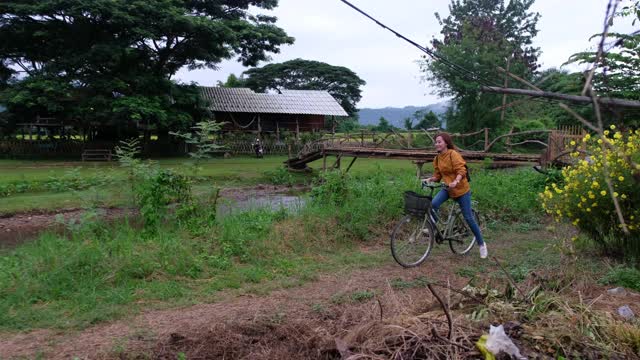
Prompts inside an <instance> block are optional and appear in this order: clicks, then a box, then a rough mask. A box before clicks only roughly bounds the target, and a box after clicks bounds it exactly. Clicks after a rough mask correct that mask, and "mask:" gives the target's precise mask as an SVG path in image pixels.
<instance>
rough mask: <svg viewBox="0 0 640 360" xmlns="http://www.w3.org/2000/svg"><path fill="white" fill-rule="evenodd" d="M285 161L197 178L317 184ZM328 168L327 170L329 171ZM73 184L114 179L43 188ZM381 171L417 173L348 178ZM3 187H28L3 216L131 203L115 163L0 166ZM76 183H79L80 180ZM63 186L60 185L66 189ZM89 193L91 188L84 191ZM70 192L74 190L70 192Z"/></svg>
mask: <svg viewBox="0 0 640 360" xmlns="http://www.w3.org/2000/svg"><path fill="white" fill-rule="evenodd" d="M286 159H287V158H286V157H284V156H267V157H265V158H263V159H256V158H253V157H235V158H230V159H224V158H214V159H210V160H208V161H204V162H203V165H202V170H201V172H200V173H199V174H198V175H199V176H200V177H202V178H203V180H202V181H201V182H200V185H198V186H197V187H198V188H203V189H204V188H208V187H210V186H211V185H215V186H219V187H234V186H251V185H256V184H260V183H273V184H278V185H279V184H285V185H291V184H297V183H308V182H309V181H311V179H312V178H313V176H314V175H313V174H312V175H308V174H289V173H284V172H283V171H282V169H283V162H284V161H285V160H286ZM189 161H190V160H188V159H162V160H160V161H159V163H160V165H161V166H162V167H165V168H171V169H175V170H177V171H178V172H180V173H185V172H187V173H188V171H189V169H188V167H185V165H186V164H188V163H189ZM349 162H350V159H343V164H344V165H343V169H344V168H346V166H348V163H349ZM331 164H332V163H330V164H329V165H331ZM311 165H312V166H313V167H314V168H315V169H321V168H322V162H321V161H316V162H314V163H313V164H311ZM75 169H78V170H77V173H74V174H73V175H74V180H75V182H80V183H81V184H82V183H83V182H90V181H95V179H102V178H104V177H105V176H108V177H110V179H111V180H110V182H111V183H112V184H111V185H109V186H103V187H100V188H98V189H97V190H95V191H94V190H86V189H83V190H80V191H51V190H47V189H46V188H45V186H44V185H43V184H44V183H45V182H47V181H52V179H61V180H64V179H65V177H67V178H68V177H69V174H71V173H72V172H73V171H76V170H75ZM379 169H383V170H384V171H387V172H396V173H400V174H413V173H415V170H414V165H413V164H411V162H409V161H398V160H377V159H358V160H356V162H355V163H354V165H353V167H352V169H351V170H350V173H351V174H353V175H363V174H368V173H373V172H376V171H379ZM0 173H2V175H3V176H2V177H0V187H2V186H3V185H7V184H11V183H19V184H24V185H25V186H28V187H30V188H37V189H27V190H25V192H23V193H15V194H13V195H10V196H7V197H3V198H0V199H1V200H2V201H0V214H11V213H16V212H24V211H32V210H55V209H59V208H77V207H82V206H85V204H86V203H87V200H86V199H87V198H88V197H89V195H90V194H95V193H96V192H97V193H98V194H99V199H100V200H99V201H98V202H94V203H95V205H99V206H123V205H127V204H128V203H129V202H130V201H129V200H128V195H126V193H123V192H122V186H123V184H124V183H125V180H126V173H125V171H124V169H122V168H120V167H119V166H118V164H117V163H83V162H80V161H77V162H59V161H22V160H0ZM76 177H77V179H76ZM64 184H65V183H64V182H62V185H59V186H64ZM85 187H88V185H86V186H85ZM69 190H71V189H69Z"/></svg>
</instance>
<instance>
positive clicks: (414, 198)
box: [404, 191, 432, 216]
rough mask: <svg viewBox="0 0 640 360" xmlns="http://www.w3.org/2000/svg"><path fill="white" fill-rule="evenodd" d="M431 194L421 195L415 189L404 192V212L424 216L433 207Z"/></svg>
mask: <svg viewBox="0 0 640 360" xmlns="http://www.w3.org/2000/svg"><path fill="white" fill-rule="evenodd" d="M431 200H432V198H431V196H426V195H420V194H417V193H415V192H413V191H405V192H404V212H405V213H407V214H411V215H416V216H424V214H426V213H427V210H429V209H430V208H431Z"/></svg>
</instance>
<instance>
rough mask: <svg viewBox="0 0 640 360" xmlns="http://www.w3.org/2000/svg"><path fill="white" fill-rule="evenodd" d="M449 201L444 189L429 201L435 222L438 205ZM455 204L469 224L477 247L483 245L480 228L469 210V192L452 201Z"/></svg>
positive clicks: (447, 193)
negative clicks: (458, 206)
mask: <svg viewBox="0 0 640 360" xmlns="http://www.w3.org/2000/svg"><path fill="white" fill-rule="evenodd" d="M448 199H449V192H448V191H447V190H445V189H442V190H440V192H439V193H438V194H437V195H436V196H435V197H434V198H433V201H431V211H432V212H433V216H434V217H435V220H436V221H438V210H439V209H440V205H442V203H444V202H445V201H447V200H448ZM453 200H455V202H457V203H458V205H460V210H462V216H464V219H465V221H466V222H467V224H469V227H470V228H471V232H473V235H475V237H476V242H477V243H478V245H483V244H484V240H483V239H482V233H481V232H480V227H479V226H478V223H477V222H476V219H475V217H474V216H473V211H472V210H471V191H468V192H467V193H466V194H464V195H462V196H460V197H459V198H457V199H453Z"/></svg>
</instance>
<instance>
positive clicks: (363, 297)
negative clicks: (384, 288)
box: [350, 290, 376, 302]
mask: <svg viewBox="0 0 640 360" xmlns="http://www.w3.org/2000/svg"><path fill="white" fill-rule="evenodd" d="M375 295H376V294H375V293H374V292H373V291H371V290H362V291H356V292H354V293H353V294H351V296H350V298H351V300H353V301H354V302H364V301H367V300H371V299H373V297H374V296H375Z"/></svg>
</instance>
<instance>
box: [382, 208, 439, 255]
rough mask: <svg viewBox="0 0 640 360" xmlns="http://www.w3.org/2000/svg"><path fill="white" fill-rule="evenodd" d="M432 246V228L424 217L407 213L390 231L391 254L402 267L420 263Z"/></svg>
mask: <svg viewBox="0 0 640 360" xmlns="http://www.w3.org/2000/svg"><path fill="white" fill-rule="evenodd" d="M432 248H433V230H432V229H431V225H430V224H429V222H427V219H426V218H425V217H415V216H412V215H407V216H405V217H403V218H402V219H401V220H400V222H399V223H398V225H396V227H395V229H393V232H392V233H391V255H393V258H394V259H395V260H396V262H398V264H400V265H402V266H404V267H413V266H418V265H420V264H421V263H422V262H423V261H425V260H426V259H427V256H429V253H430V252H431V249H432Z"/></svg>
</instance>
